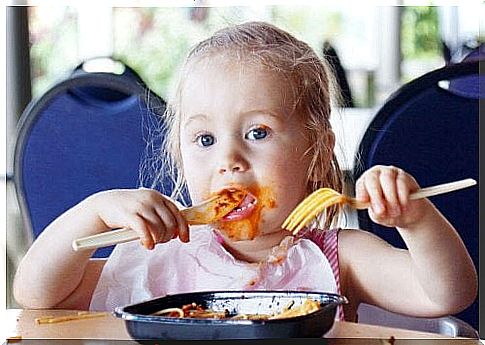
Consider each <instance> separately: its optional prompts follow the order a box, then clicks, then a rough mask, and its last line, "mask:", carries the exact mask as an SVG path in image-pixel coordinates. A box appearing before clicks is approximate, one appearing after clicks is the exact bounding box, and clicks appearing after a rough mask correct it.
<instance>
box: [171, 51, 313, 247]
mask: <svg viewBox="0 0 485 345" xmlns="http://www.w3.org/2000/svg"><path fill="white" fill-rule="evenodd" d="M223 61H224V60H223V59H221V58H214V59H211V60H210V62H207V60H205V61H202V62H197V63H195V66H193V69H192V70H191V72H190V73H189V75H188V77H187V79H186V80H185V81H184V89H183V91H182V109H181V113H182V117H181V122H180V148H181V153H182V163H183V170H184V175H185V178H186V180H187V185H188V188H189V192H190V195H191V197H192V201H193V202H194V203H199V202H201V201H203V200H204V199H206V198H208V197H209V196H210V195H211V194H212V193H214V192H216V191H218V190H220V189H221V188H224V187H228V186H238V187H239V188H241V189H244V190H246V191H248V192H249V194H248V197H246V199H245V200H244V201H243V203H242V204H241V205H240V209H238V210H236V211H235V212H232V213H231V214H229V215H228V216H226V217H225V218H224V219H223V220H222V221H221V222H219V223H218V224H216V227H217V228H218V229H220V230H221V231H222V232H223V233H225V234H226V235H227V236H228V237H230V238H232V239H234V240H243V239H253V238H254V237H256V236H258V235H262V234H269V233H274V232H278V231H281V224H282V223H283V221H284V220H285V218H286V216H287V215H288V214H289V213H290V212H291V210H292V209H293V208H294V207H295V206H296V205H297V204H298V202H299V201H300V200H301V199H302V198H303V197H304V196H305V195H306V190H307V189H306V188H307V187H306V186H307V171H308V167H309V164H310V156H309V154H307V153H306V152H307V150H308V148H309V146H310V143H309V142H308V139H307V136H306V135H305V126H304V121H303V118H302V117H301V115H299V114H296V113H294V114H290V112H291V107H290V106H291V104H292V101H293V100H292V99H291V97H290V96H289V95H286V94H285V92H284V91H285V90H286V89H287V88H286V86H285V82H284V81H283V80H281V79H278V78H277V77H275V76H274V75H273V74H271V73H270V72H268V71H264V70H261V69H259V68H257V67H254V66H247V65H244V64H240V65H237V64H234V63H233V64H231V63H227V62H225V63H224V62H223ZM241 65H242V66H241Z"/></svg>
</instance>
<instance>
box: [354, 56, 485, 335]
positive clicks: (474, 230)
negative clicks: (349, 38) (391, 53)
mask: <svg viewBox="0 0 485 345" xmlns="http://www.w3.org/2000/svg"><path fill="white" fill-rule="evenodd" d="M474 56H475V57H472V58H469V59H467V60H466V61H464V62H461V63H458V64H453V65H448V66H445V67H443V68H440V69H437V70H434V71H431V72H429V73H427V74H425V75H423V76H421V77H419V78H417V79H415V80H413V81H411V82H409V83H407V84H406V85H404V86H402V87H401V88H400V89H399V90H397V91H396V92H395V93H394V94H393V95H392V96H391V97H390V98H389V99H388V100H387V101H386V102H385V104H384V105H383V106H382V107H381V108H380V110H379V111H378V112H377V114H376V116H375V118H374V119H373V120H372V122H371V123H370V125H369V126H368V128H367V130H366V132H365V134H364V137H363V139H362V141H361V144H360V147H359V152H358V156H357V160H356V161H355V165H354V166H355V168H354V172H353V174H354V182H355V181H356V180H357V179H358V178H359V176H360V175H361V174H362V173H363V172H364V171H365V170H367V169H369V168H370V167H372V166H374V165H379V164H382V165H394V166H397V167H400V168H402V169H404V170H405V171H407V172H409V173H410V174H411V175H412V176H414V177H415V178H416V180H417V181H418V183H419V184H420V185H421V186H428V185H434V184H439V183H443V182H446V181H453V180H459V179H462V178H468V177H471V178H473V179H475V180H476V181H478V182H479V176H478V167H479V162H478V128H479V126H478V125H479V124H478V121H479V101H480V102H481V100H483V99H484V98H485V95H484V88H483V83H484V80H485V79H484V77H483V76H480V75H479V60H480V59H482V60H481V61H482V62H483V55H482V54H475V55H474ZM479 84H481V85H482V88H481V89H480V88H479ZM478 191H479V188H478V187H473V188H467V189H463V190H460V191H456V192H454V193H449V194H443V195H440V196H435V197H433V198H432V201H433V203H434V204H435V205H436V206H437V207H438V209H439V210H440V211H441V212H442V213H443V214H444V215H445V216H446V217H447V218H448V220H449V221H450V222H451V223H452V224H453V225H454V226H455V228H456V229H457V231H458V232H459V234H460V236H461V238H462V239H463V241H464V243H465V245H466V247H467V249H468V251H469V253H470V255H471V257H472V259H473V261H474V263H475V267H476V269H477V271H478V270H479V261H478V257H479V222H478V220H479V207H478ZM358 220H359V226H360V228H362V229H365V230H368V231H371V232H373V233H375V234H377V235H378V236H380V237H381V238H383V239H385V240H386V241H388V242H389V243H391V244H392V245H394V246H397V247H401V248H404V247H405V245H404V242H403V241H402V239H401V237H400V236H399V234H398V233H397V232H396V231H394V230H393V229H389V228H386V227H383V226H380V225H377V224H375V223H373V222H372V221H371V220H370V218H369V216H368V213H367V211H359V212H358ZM403 293H405V292H403ZM456 316H457V317H458V318H460V319H462V320H464V321H466V322H468V323H469V324H470V325H471V326H472V327H473V328H475V329H478V297H477V299H476V301H475V302H474V303H473V304H472V305H471V306H470V307H469V308H467V309H466V310H465V311H463V312H461V313H459V314H457V315H456Z"/></svg>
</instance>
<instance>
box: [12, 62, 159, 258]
mask: <svg viewBox="0 0 485 345" xmlns="http://www.w3.org/2000/svg"><path fill="white" fill-rule="evenodd" d="M124 67H125V69H124V72H123V73H122V74H116V73H108V72H92V73H90V72H86V71H84V69H83V68H82V65H80V66H78V67H77V68H76V69H75V70H74V72H73V73H72V75H70V76H69V77H68V78H67V79H65V80H63V81H62V82H60V83H58V84H56V85H55V86H54V87H52V88H51V89H50V90H49V91H47V92H46V93H45V94H44V95H42V96H41V97H40V98H39V99H36V100H33V101H32V102H31V103H30V104H29V105H28V106H27V108H26V109H25V111H24V113H23V114H22V117H21V119H20V122H19V131H18V139H17V144H16V148H15V158H14V181H15V186H16V191H17V197H18V200H19V204H20V209H21V213H22V218H23V221H24V226H25V228H26V230H27V232H28V234H31V235H30V236H31V237H32V240H33V239H35V238H36V237H37V236H38V235H39V234H40V233H41V232H42V230H43V229H44V228H45V227H46V226H47V225H48V224H49V223H50V222H52V221H53V220H54V219H55V218H56V217H58V216H59V215H60V214H61V213H63V212H64V211H66V210H67V209H68V208H70V207H72V206H74V205H75V204H77V203H78V202H80V201H81V200H83V199H84V198H86V197H87V196H89V195H91V194H93V193H95V192H98V191H101V190H106V189H113V188H137V187H139V186H141V185H143V184H144V182H145V181H143V179H142V178H141V177H140V168H141V160H142V159H143V157H144V155H145V154H146V153H147V149H150V150H152V149H153V147H148V145H147V140H146V135H147V131H148V130H149V127H150V126H155V127H158V126H159V124H160V116H159V114H160V113H161V112H163V111H164V110H165V102H164V101H163V100H162V99H161V98H159V97H158V96H156V95H155V94H153V93H152V92H151V91H150V90H148V88H147V87H146V85H145V84H144V83H143V81H142V80H141V79H140V77H139V76H138V75H137V74H136V73H135V71H133V70H132V69H131V68H129V67H128V66H124ZM66 231H68V229H66ZM111 250H112V247H109V248H102V249H99V250H97V251H96V253H95V254H94V255H95V257H106V256H108V255H109V253H110V252H111Z"/></svg>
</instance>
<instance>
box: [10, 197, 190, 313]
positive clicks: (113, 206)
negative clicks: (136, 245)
mask: <svg viewBox="0 0 485 345" xmlns="http://www.w3.org/2000/svg"><path fill="white" fill-rule="evenodd" d="M121 227H129V228H131V229H134V230H135V231H137V232H138V233H139V235H140V238H141V242H142V244H143V245H144V246H145V247H146V248H148V249H152V248H153V247H154V245H155V244H156V243H160V242H167V241H169V240H171V239H172V238H174V237H177V236H179V237H180V239H181V240H182V241H184V242H187V241H188V239H189V238H188V226H187V223H186V221H185V220H184V219H183V217H182V216H181V214H180V213H179V211H178V209H177V208H176V207H175V205H174V204H173V203H172V202H171V201H170V200H168V199H167V198H165V197H164V196H163V195H161V194H160V193H158V192H157V191H154V190H149V189H137V190H112V191H106V192H100V193H97V194H94V195H92V196H90V197H88V198H87V199H85V200H84V201H82V202H80V203H79V204H78V205H76V206H74V207H73V208H71V209H69V210H68V211H66V212H65V213H64V214H62V215H61V216H60V217H59V218H57V219H56V220H55V221H53V222H52V223H51V224H50V225H49V226H48V227H47V228H46V229H45V230H44V231H43V232H42V234H41V235H40V236H39V237H38V238H37V240H36V241H35V242H34V243H33V245H32V246H31V248H30V249H29V251H28V252H27V254H26V255H25V257H24V258H23V259H22V261H21V263H20V265H19V267H18V270H17V273H16V276H15V279H14V296H15V299H16V300H17V302H19V303H20V304H21V305H22V306H24V307H27V308H54V307H69V308H72V309H87V308H88V307H89V303H90V300H91V296H92V293H93V291H94V288H95V287H96V283H97V281H98V279H99V275H100V273H101V269H102V266H103V264H104V262H103V261H100V260H90V257H91V255H92V253H93V251H94V250H87V251H79V252H75V251H74V250H73V249H72V247H71V245H72V241H73V240H74V239H77V238H80V237H85V236H89V235H93V234H97V233H101V232H103V231H107V230H109V229H114V228H121Z"/></svg>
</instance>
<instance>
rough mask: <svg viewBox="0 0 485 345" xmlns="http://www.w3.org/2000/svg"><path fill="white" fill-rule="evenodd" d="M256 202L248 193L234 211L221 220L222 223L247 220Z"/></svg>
mask: <svg viewBox="0 0 485 345" xmlns="http://www.w3.org/2000/svg"><path fill="white" fill-rule="evenodd" d="M257 202H258V201H257V199H256V198H255V197H254V196H253V195H252V194H251V193H248V194H247V195H246V197H245V198H244V199H243V201H241V203H240V204H239V205H238V206H236V208H235V209H234V210H232V211H231V212H229V213H228V214H226V215H225V216H224V217H223V218H222V221H226V222H230V221H235V220H242V219H245V218H248V217H249V216H251V214H252V213H253V211H254V209H255V206H256V204H257Z"/></svg>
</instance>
